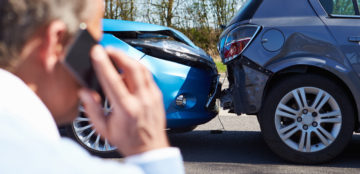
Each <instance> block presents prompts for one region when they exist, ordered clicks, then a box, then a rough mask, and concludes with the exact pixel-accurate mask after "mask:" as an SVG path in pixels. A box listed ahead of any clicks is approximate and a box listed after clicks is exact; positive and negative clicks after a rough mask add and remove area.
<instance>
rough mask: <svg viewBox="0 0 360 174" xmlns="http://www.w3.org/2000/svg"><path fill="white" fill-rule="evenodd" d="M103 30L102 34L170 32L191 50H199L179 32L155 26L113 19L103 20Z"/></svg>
mask: <svg viewBox="0 0 360 174" xmlns="http://www.w3.org/2000/svg"><path fill="white" fill-rule="evenodd" d="M103 30H104V32H105V33H106V32H119V31H139V32H141V31H147V32H149V31H170V32H171V33H172V34H173V36H174V37H176V38H177V39H179V40H181V41H183V42H184V43H186V44H188V45H190V46H191V47H193V48H196V49H200V48H199V47H197V46H196V45H195V44H194V43H193V42H192V41H191V40H190V39H189V38H188V37H186V36H185V35H184V34H183V33H181V32H180V31H177V30H175V29H172V28H169V27H164V26H160V25H155V24H147V23H142V22H134V21H124V20H114V19H103Z"/></svg>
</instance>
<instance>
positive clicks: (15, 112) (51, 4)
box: [0, 0, 184, 174]
mask: <svg viewBox="0 0 360 174" xmlns="http://www.w3.org/2000/svg"><path fill="white" fill-rule="evenodd" d="M103 10H104V2H103V1H102V0H76V1H73V0H0V80H1V85H0V132H1V133H0V142H1V144H0V154H1V156H0V173H2V174H7V173H16V174H18V173H36V174H39V173H46V174H47V173H62V174H64V173H66V174H68V173H115V172H118V173H123V174H125V173H131V174H142V173H154V174H163V173H164V174H165V173H172V174H182V173H184V168H183V163H182V159H181V155H180V152H179V150H178V149H177V148H171V147H169V143H168V140H167V137H166V132H165V111H164V106H163V101H162V95H161V92H160V90H159V89H158V87H157V86H156V84H155V83H154V81H153V79H152V76H151V74H150V73H149V71H148V70H147V69H146V68H145V67H144V66H142V65H141V64H139V63H138V62H137V61H135V60H132V59H129V58H127V57H126V55H124V54H123V53H121V52H119V51H117V50H114V49H106V50H104V49H103V48H102V47H101V46H99V45H96V46H94V47H93V48H92V49H91V51H90V55H91V57H92V58H91V59H92V60H91V61H92V63H93V65H94V69H95V71H96V75H97V77H98V79H99V82H100V84H101V86H102V89H103V90H104V93H105V94H106V96H107V97H108V99H109V100H110V103H111V104H112V113H111V114H110V115H107V116H106V117H105V116H104V115H103V114H104V113H103V111H102V108H101V105H100V100H101V99H100V97H99V94H97V93H96V92H95V91H92V90H90V89H87V88H86V87H84V86H82V85H81V83H80V82H79V81H78V80H77V79H76V78H75V77H74V76H73V75H72V73H71V72H70V71H69V69H68V68H67V66H66V65H65V63H64V59H65V54H66V52H67V50H68V49H67V48H68V46H69V44H70V43H71V41H72V39H73V37H74V35H75V33H76V32H77V31H78V30H79V26H80V24H86V26H87V30H88V31H89V33H90V34H91V35H92V37H94V38H95V39H96V40H100V38H101V37H102V26H101V19H102V17H103ZM112 62H115V64H116V66H117V67H118V68H120V69H121V70H122V73H121V75H120V74H119V73H118V72H117V70H116V69H115V67H114V66H113V63H112ZM80 99H81V102H82V104H83V105H84V106H85V110H86V112H87V114H88V116H89V118H90V120H91V122H92V124H93V125H94V126H95V129H96V131H97V133H99V134H101V135H102V136H104V137H105V138H106V139H108V140H109V141H110V143H111V144H113V145H115V146H116V147H117V148H118V150H119V152H120V153H122V154H123V155H124V156H125V160H124V161H125V162H124V163H118V162H114V161H105V160H102V159H99V158H96V157H92V156H90V155H89V154H88V153H87V152H86V151H85V150H84V149H82V148H81V147H80V146H78V145H77V144H76V143H75V142H73V141H72V140H68V139H66V138H61V137H60V136H59V133H58V131H57V126H56V125H62V124H66V123H70V122H71V121H72V120H73V119H74V118H75V117H76V115H77V110H78V107H79V102H80Z"/></svg>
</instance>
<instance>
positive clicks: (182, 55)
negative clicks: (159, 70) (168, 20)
mask: <svg viewBox="0 0 360 174" xmlns="http://www.w3.org/2000/svg"><path fill="white" fill-rule="evenodd" d="M124 41H125V42H127V43H128V44H130V45H132V46H134V47H135V48H138V49H139V50H141V51H142V52H143V53H145V54H147V55H151V56H153V57H158V58H162V59H166V60H170V61H175V62H179V63H181V64H185V65H190V66H195V67H209V68H211V69H216V66H215V63H214V61H213V60H212V58H211V57H210V56H209V55H208V54H206V53H205V51H203V50H202V49H195V48H193V47H191V46H189V45H186V44H184V43H181V42H177V41H174V40H165V39H128V40H124Z"/></svg>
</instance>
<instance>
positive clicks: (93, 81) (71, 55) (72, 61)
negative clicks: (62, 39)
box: [65, 29, 100, 90]
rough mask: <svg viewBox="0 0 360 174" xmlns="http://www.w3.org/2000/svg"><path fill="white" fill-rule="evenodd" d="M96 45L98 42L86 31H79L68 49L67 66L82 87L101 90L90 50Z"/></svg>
mask: <svg viewBox="0 0 360 174" xmlns="http://www.w3.org/2000/svg"><path fill="white" fill-rule="evenodd" d="M96 44H98V42H97V41H96V40H95V39H94V38H93V37H92V36H91V34H90V33H89V32H88V31H87V30H86V29H84V30H83V29H81V30H79V31H78V32H77V34H76V35H75V39H74V41H73V43H72V44H71V46H70V47H69V49H68V52H67V54H66V58H65V64H66V65H67V67H68V69H69V70H70V71H71V73H72V74H73V76H74V77H75V78H76V79H77V81H78V82H79V83H80V84H81V85H82V86H85V87H87V88H90V89H94V90H99V89H100V85H99V82H98V80H97V78H96V74H95V70H94V68H93V65H92V62H91V58H90V50H91V48H92V47H93V46H94V45H96Z"/></svg>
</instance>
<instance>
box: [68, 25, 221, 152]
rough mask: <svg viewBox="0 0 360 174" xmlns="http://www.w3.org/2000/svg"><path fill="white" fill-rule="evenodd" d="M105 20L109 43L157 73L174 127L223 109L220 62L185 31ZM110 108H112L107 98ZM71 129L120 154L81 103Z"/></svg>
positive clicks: (90, 143)
mask: <svg viewBox="0 0 360 174" xmlns="http://www.w3.org/2000/svg"><path fill="white" fill-rule="evenodd" d="M103 26H104V29H103V30H104V36H103V39H102V41H101V44H102V45H103V46H104V47H107V46H111V47H114V48H117V49H120V50H122V51H123V52H125V53H126V54H128V55H129V57H131V58H133V59H136V60H138V61H139V62H141V63H142V64H143V65H145V66H146V67H147V68H148V69H149V70H150V71H151V73H152V74H153V78H154V80H155V82H156V83H157V85H158V87H159V88H160V90H161V91H162V93H163V100H164V106H165V110H166V120H167V128H168V129H169V130H170V131H174V132H184V131H191V130H193V129H194V128H195V127H196V126H197V125H199V124H203V123H206V122H208V121H210V120H211V119H212V118H214V117H215V116H216V115H217V114H218V107H217V105H216V97H217V96H218V93H219V89H220V84H219V77H218V72H217V69H216V66H215V63H214V62H213V60H212V58H211V57H210V56H209V55H208V54H206V53H205V52H204V51H203V50H202V49H200V48H199V47H197V46H196V45H195V44H194V43H193V42H191V41H190V40H189V39H188V38H187V37H186V36H185V35H183V34H182V33H181V32H179V31H177V30H174V29H172V28H168V27H163V26H158V25H153V24H147V23H140V22H132V21H121V20H110V19H104V20H103ZM104 111H105V112H111V106H110V104H109V103H108V102H107V100H106V99H104ZM66 131H67V134H68V136H70V137H71V138H73V139H75V140H76V141H78V142H79V144H80V145H82V146H83V147H85V148H86V149H87V150H89V151H90V152H92V153H94V154H96V155H99V156H103V157H114V156H117V154H116V152H115V150H116V147H113V146H111V145H110V144H109V143H108V142H107V140H106V139H105V140H102V139H100V136H101V135H98V134H97V133H95V130H94V129H93V127H92V124H91V123H90V122H89V119H88V118H87V117H86V115H85V113H84V112H83V110H82V109H81V108H80V114H79V116H78V118H77V119H76V120H75V121H74V123H73V124H72V125H71V126H69V127H67V129H66Z"/></svg>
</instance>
